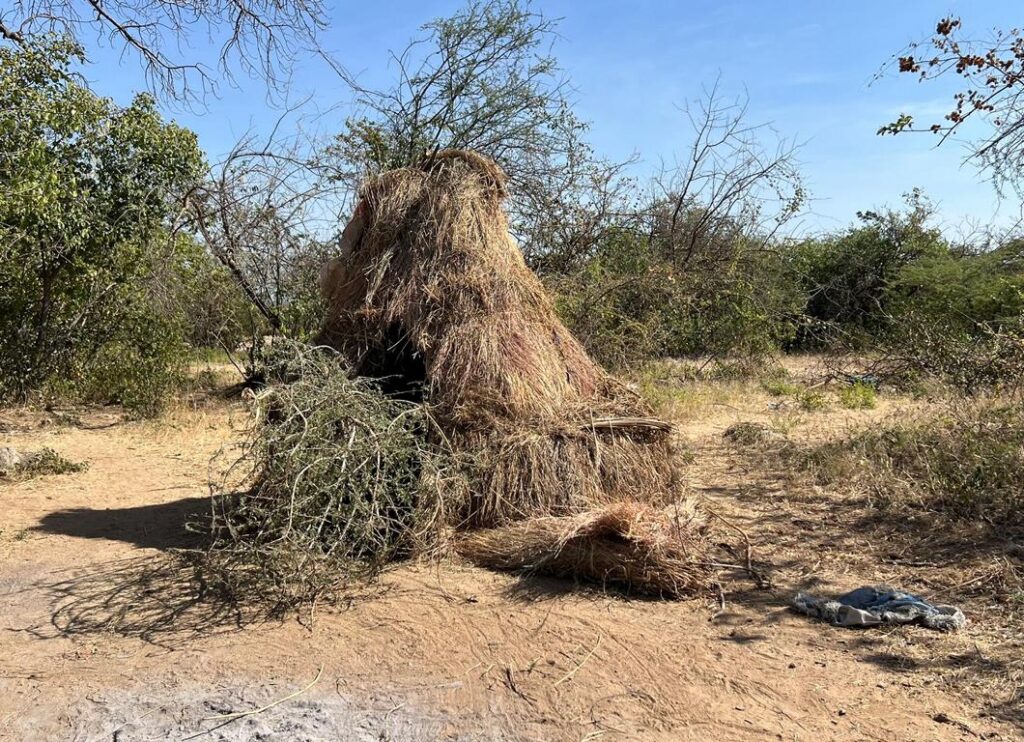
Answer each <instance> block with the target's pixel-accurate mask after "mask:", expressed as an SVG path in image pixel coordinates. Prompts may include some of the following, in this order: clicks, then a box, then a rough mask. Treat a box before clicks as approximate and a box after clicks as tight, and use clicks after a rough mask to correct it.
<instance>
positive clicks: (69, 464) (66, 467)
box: [0, 448, 89, 479]
mask: <svg viewBox="0 0 1024 742" xmlns="http://www.w3.org/2000/svg"><path fill="white" fill-rule="evenodd" d="M4 458H5V467H4V468H3V469H0V478H4V477H7V478H11V479H32V478H33V477H41V476H45V475H47V474H77V473H78V472H83V471H85V470H86V469H88V468H89V465H88V464H83V463H79V462H76V461H71V460H70V459H67V458H65V457H64V456H62V455H61V454H59V453H57V452H56V451H54V450H53V449H52V448H43V449H40V450H39V451H33V452H31V453H27V454H23V455H20V456H19V455H17V454H14V453H13V452H12V451H11V449H5V456H4Z"/></svg>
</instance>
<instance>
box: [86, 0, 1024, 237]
mask: <svg viewBox="0 0 1024 742" xmlns="http://www.w3.org/2000/svg"><path fill="white" fill-rule="evenodd" d="M534 5H535V8H536V9H538V10H540V11H542V12H543V13H544V14H545V15H548V16H551V17H557V18H561V19H562V21H561V24H560V27H559V28H560V38H559V39H558V41H557V42H556V45H555V47H554V53H555V54H556V56H557V57H558V58H559V60H560V61H561V64H562V66H563V68H564V69H565V71H566V73H567V74H568V76H569V77H570V79H571V80H572V82H573V84H574V86H575V88H576V90H577V93H576V102H577V110H578V112H579V113H580V114H581V115H582V117H583V118H585V119H588V120H590V121H591V122H592V124H593V126H592V130H591V140H592V142H593V144H594V145H595V148H596V149H597V151H598V152H599V153H601V154H604V155H607V156H609V157H611V158H625V157H628V156H630V155H631V154H633V153H638V154H639V155H640V158H641V161H640V163H639V165H638V172H641V173H642V172H649V171H651V170H654V169H655V168H657V166H658V164H659V162H660V161H661V159H662V158H664V159H665V160H671V158H672V156H673V153H675V152H682V151H684V150H685V148H686V146H687V144H688V143H689V141H690V138H691V132H690V130H689V129H688V128H687V124H686V122H685V119H684V118H683V116H682V114H681V112H680V111H679V106H680V105H681V104H683V103H685V102H686V101H688V100H692V99H694V98H696V97H698V96H699V95H700V92H701V88H702V86H703V85H707V84H709V83H712V82H714V81H715V79H716V78H720V81H721V83H720V84H721V88H722V89H723V91H725V92H726V93H729V94H743V93H745V94H746V95H748V96H749V100H750V108H749V110H750V116H751V119H752V121H756V122H769V123H771V124H772V125H773V127H774V128H775V129H776V130H777V131H778V132H779V133H780V134H782V135H784V136H786V137H792V138H794V139H796V140H798V141H800V142H803V143H804V144H803V147H802V149H801V151H800V155H799V158H800V161H801V162H802V164H803V166H802V170H803V172H804V174H805V177H806V179H807V182H808V185H809V188H810V192H811V196H812V198H813V199H814V201H813V203H812V214H811V215H810V216H809V217H808V218H807V219H806V220H805V222H804V224H805V228H806V229H809V230H819V229H833V228H837V227H842V226H844V225H846V224H848V223H850V222H851V221H852V220H853V218H854V214H855V212H856V211H857V210H858V209H867V208H875V207H881V206H885V205H887V204H888V205H897V204H899V203H900V199H901V194H902V193H904V192H907V191H909V190H910V189H912V188H914V187H920V188H922V189H923V190H924V191H925V192H926V193H927V194H928V195H929V196H930V197H931V198H932V199H933V200H935V201H936V202H937V203H938V205H939V207H940V212H941V215H942V221H943V225H944V226H945V227H947V228H949V229H951V230H955V229H956V227H957V225H958V224H960V223H961V222H962V221H963V220H964V218H965V217H973V218H975V219H977V220H979V221H980V222H982V223H989V222H995V223H1008V222H1010V221H1011V220H1013V219H1014V218H1015V217H1016V216H1017V214H1018V213H1019V212H1018V209H1019V206H1018V204H1016V203H1014V202H1007V203H1004V204H1002V205H1001V206H1000V204H999V203H998V202H997V199H996V197H995V194H994V192H993V189H992V187H991V186H990V185H989V184H988V183H986V182H985V181H984V179H983V178H981V177H979V176H978V174H977V173H976V172H975V171H974V170H973V168H972V167H971V166H963V165H962V161H963V156H964V146H963V144H962V143H958V142H952V141H950V142H947V143H946V144H945V145H944V146H943V147H941V148H938V149H936V148H935V147H934V144H935V141H936V140H935V139H934V138H932V137H931V136H929V135H924V134H919V135H904V136H900V137H879V136H877V135H876V134H875V132H876V130H877V129H878V127H879V126H880V125H882V124H884V123H887V122H889V121H891V120H893V119H894V118H895V117H896V116H897V115H898V114H899V113H900V112H904V111H905V112H907V113H912V114H914V113H916V114H918V115H920V116H921V117H922V118H928V119H929V120H932V119H931V118H930V117H929V115H928V114H931V115H932V116H934V115H935V114H937V113H939V114H940V112H944V111H945V110H946V108H945V106H946V104H947V103H948V102H949V100H950V97H951V93H952V87H951V86H950V85H949V84H945V83H938V84H927V85H919V84H918V83H916V82H915V81H914V80H913V79H911V78H910V77H907V76H904V77H898V76H896V75H895V74H892V73H891V74H889V75H888V76H886V77H883V78H882V79H881V80H878V81H875V80H874V77H875V74H876V73H877V72H878V71H879V69H880V68H881V67H882V65H883V64H884V63H885V62H886V60H888V59H889V58H890V57H891V55H892V54H894V53H895V52H898V51H900V50H901V49H902V48H903V47H904V46H905V45H906V44H907V43H908V42H911V41H914V40H919V39H921V38H923V37H924V36H926V35H927V34H928V33H929V32H930V31H931V30H932V29H933V28H934V25H935V22H936V21H937V20H938V19H939V18H940V17H942V16H943V15H947V14H954V15H958V16H960V17H962V18H963V20H964V25H965V28H966V30H967V31H969V32H971V35H973V36H978V37H984V36H985V35H986V34H987V33H988V32H989V31H990V29H992V28H993V27H1009V26H1011V25H1020V24H1021V23H1022V22H1024V10H1021V9H1020V8H1019V5H1018V3H1016V2H1013V1H1012V0H988V1H982V0H975V1H973V2H966V1H961V2H956V1H955V0H947V1H946V2H925V1H923V0H901V2H891V1H890V2H879V1H877V0H869V1H864V0H862V1H856V2H826V1H819V2H808V1H806V0H795V1H791V0H786V1H785V2H784V1H783V0H776V1H769V0H759V1H756V0H725V1H723V0H719V1H717V2H715V1H708V0H699V1H698V0H680V1H679V2H672V1H671V0H633V1H632V2H623V1H622V0H591V2H579V1H576V2H573V1H571V0H535V3H534ZM460 6H461V2H456V1H452V0H423V1H421V2H413V1H410V0H388V1H387V2H384V3H377V4H372V3H365V2H360V3H355V2H347V1H346V0H338V2H336V3H335V4H334V6H333V8H332V10H331V21H332V22H331V27H330V29H329V30H328V32H327V35H326V36H325V38H324V43H325V46H326V47H327V48H328V49H330V50H331V51H333V52H334V54H335V55H336V56H337V58H338V59H339V60H340V62H341V63H342V64H343V65H345V66H346V67H347V68H348V69H349V70H351V71H353V72H355V73H358V74H359V76H360V78H361V80H363V81H364V82H366V83H369V84H383V83H386V82H387V81H388V80H389V79H390V76H391V74H392V72H393V70H389V69H388V67H387V60H388V54H387V52H388V50H389V49H401V48H402V47H403V46H404V45H405V43H406V42H407V40H408V39H409V38H411V37H412V36H415V35H417V34H418V27H419V26H420V25H421V24H422V23H424V22H425V21H427V20H429V19H430V18H433V17H437V16H442V15H448V14H450V13H452V12H453V11H455V10H456V9H457V8H459V7H460ZM1015 6H1017V7H1016V8H1015ZM199 53H204V51H203V50H199ZM91 57H92V59H93V61H94V63H93V65H92V66H91V67H90V68H89V69H88V70H87V71H86V75H87V77H88V78H89V79H90V80H92V81H93V83H94V85H95V87H96V88H97V90H98V91H100V92H102V93H104V94H107V95H112V96H113V97H115V98H116V99H118V100H119V101H121V102H126V101H127V98H128V96H129V95H130V93H131V91H132V90H134V89H139V88H141V87H143V85H144V82H143V79H142V75H141V73H140V72H139V70H138V68H137V66H136V64H135V62H134V60H133V59H131V58H126V59H125V60H124V61H122V60H120V59H119V57H118V55H117V54H114V53H112V52H110V51H109V50H103V49H99V48H95V47H94V48H93V49H92V50H91ZM952 82H953V81H950V83H952ZM292 89H293V95H292V97H293V99H295V100H298V99H301V98H304V97H305V96H307V95H310V96H312V101H313V103H314V104H315V105H317V106H319V107H320V108H322V109H328V108H330V107H331V106H334V105H337V104H341V106H342V108H341V109H339V110H338V111H337V113H332V114H331V116H332V117H335V118H336V120H337V126H336V128H338V129H340V128H341V124H342V121H343V119H344V113H343V111H344V105H345V104H346V103H347V102H348V101H349V100H350V97H351V95H350V93H348V92H347V91H346V90H345V88H344V87H343V86H342V85H341V84H340V83H339V82H338V81H337V80H336V79H335V78H334V77H333V76H332V75H331V74H330V73H329V72H328V71H327V70H326V69H325V68H324V67H323V66H322V65H321V64H319V63H316V62H315V61H312V60H311V61H309V62H308V63H306V64H303V65H301V66H300V68H299V69H298V70H297V71H296V74H295V77H294V80H293V84H292ZM169 115H173V116H174V118H176V119H177V120H179V121H180V122H181V123H183V124H185V125H187V126H189V127H191V128H192V129H193V130H195V131H196V132H197V133H198V135H199V138H200V142H201V143H202V145H203V146H204V148H205V149H206V150H207V151H208V153H209V154H210V155H211V157H215V156H216V155H217V154H220V153H222V152H224V151H225V150H226V149H227V148H228V147H229V146H230V145H231V143H232V142H233V141H234V140H235V138H237V137H238V136H239V135H241V134H243V133H245V132H246V131H247V130H256V131H259V130H263V129H266V128H267V127H268V126H269V125H270V123H271V122H272V121H273V120H275V119H276V117H277V115H278V113H277V112H275V111H273V110H270V109H268V107H267V101H266V98H265V96H264V94H263V91H262V88H261V86H260V84H259V83H258V82H255V81H249V80H241V81H240V87H239V88H238V89H224V90H223V92H222V95H221V96H220V97H219V98H218V99H216V100H211V101H209V102H208V104H207V109H206V110H205V111H203V112H184V111H180V110H176V111H169ZM940 115H941V114H940ZM323 124H324V125H326V126H327V127H328V128H331V121H330V119H326V120H325V121H324V122H323Z"/></svg>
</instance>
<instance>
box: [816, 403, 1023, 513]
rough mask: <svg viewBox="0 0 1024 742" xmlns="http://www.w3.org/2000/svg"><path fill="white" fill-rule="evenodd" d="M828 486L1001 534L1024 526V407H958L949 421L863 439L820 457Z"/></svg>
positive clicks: (824, 450)
mask: <svg viewBox="0 0 1024 742" xmlns="http://www.w3.org/2000/svg"><path fill="white" fill-rule="evenodd" d="M807 463H808V465H809V466H810V467H811V468H812V469H813V470H815V471H817V472H818V474H819V475H820V476H821V477H822V478H823V479H824V480H826V481H831V482H843V483H846V484H848V485H850V486H855V487H856V486H862V487H865V488H866V489H867V490H868V491H870V492H872V493H875V495H876V496H877V497H878V498H880V501H881V502H882V504H886V505H890V506H895V505H910V506H914V507H921V508H926V509H930V510H937V511H941V512H944V513H947V514H951V515H954V516H959V517H965V518H980V519H982V520H985V521H987V522H989V523H992V524H994V525H999V527H1004V526H1006V525H1024V519H1022V513H1024V508H1022V506H1024V489H1022V488H1021V472H1022V471H1024V407H1022V406H1021V405H1020V404H1019V403H1017V404H1001V405H988V404H982V405H972V406H966V405H964V404H961V405H959V406H954V407H953V408H952V409H951V410H950V412H949V413H948V414H947V415H945V416H942V417H938V418H935V419H932V420H925V421H921V422H914V423H898V424H894V425H890V426H888V427H886V428H883V429H882V430H871V431H866V432H863V433H859V434H857V435H855V436H853V437H852V438H851V439H849V440H842V441H837V442H834V443H829V444H826V445H825V446H821V447H819V448H817V449H815V450H814V451H812V452H811V453H810V454H809V455H808V458H807Z"/></svg>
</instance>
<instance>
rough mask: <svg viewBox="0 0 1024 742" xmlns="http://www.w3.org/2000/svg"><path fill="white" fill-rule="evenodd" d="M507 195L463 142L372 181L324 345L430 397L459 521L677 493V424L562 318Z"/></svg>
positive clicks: (339, 265)
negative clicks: (455, 463)
mask: <svg viewBox="0 0 1024 742" xmlns="http://www.w3.org/2000/svg"><path fill="white" fill-rule="evenodd" d="M504 197H505V176H504V174H503V173H502V172H501V170H500V169H499V168H498V167H497V166H496V165H495V164H494V163H493V162H491V161H490V160H487V159H486V158H484V157H481V156H480V155H477V154H474V153H471V152H463V151H443V152H439V153H436V154H434V155H433V156H432V157H430V158H428V159H427V160H426V161H425V162H424V163H423V164H422V165H421V166H420V167H416V168H405V169H401V170H395V171H391V172H387V173H384V174H382V175H380V176H377V177H375V178H373V179H371V180H370V181H369V182H368V183H367V184H366V185H365V186H364V187H363V189H362V192H361V198H360V201H359V205H358V207H357V209H356V213H355V216H354V217H353V219H352V221H351V222H350V223H349V225H348V227H347V228H346V230H345V233H344V236H343V239H342V243H343V244H342V249H343V254H342V255H341V256H340V257H339V258H337V259H335V260H334V261H332V262H331V263H329V264H328V265H327V266H326V267H325V270H324V273H323V275H322V289H323V291H324V294H325V297H326V299H327V303H328V307H329V312H328V317H327V321H326V324H325V329H324V333H323V335H322V338H321V339H322V341H323V342H325V343H328V344H330V345H332V346H334V347H336V348H338V349H339V350H341V351H342V352H343V353H344V354H345V355H346V356H347V357H348V358H349V359H350V361H351V362H352V364H353V366H354V368H355V369H356V372H357V373H358V374H360V375H363V376H373V377H383V378H385V379H386V384H387V389H388V390H389V391H391V392H400V393H407V394H408V393H417V392H418V393H421V394H422V395H423V396H424V398H425V401H426V403H427V404H429V405H430V407H431V408H432V414H433V416H434V417H435V419H436V420H437V421H438V424H439V427H440V429H441V430H442V431H443V432H444V434H445V436H446V437H447V438H448V440H449V441H450V443H451V445H452V448H453V449H454V450H456V451H457V452H464V453H466V454H467V457H466V459H467V464H466V467H465V471H466V473H467V475H468V476H469V477H470V479H471V482H470V487H469V491H470V492H472V493H473V495H472V497H470V498H469V499H468V500H467V502H466V503H465V504H464V507H463V508H462V509H461V513H460V514H459V520H460V521H461V522H464V523H469V524H472V525H475V526H493V525H501V524H504V523H508V522H511V521H515V520H518V519H521V518H524V517H529V516H537V515H572V514H575V513H579V512H581V511H583V510H585V509H587V508H589V507H593V506H595V505H600V504H603V503H607V502H610V501H614V500H618V499H622V498H623V497H630V496H633V497H635V496H636V494H637V491H638V489H640V488H642V492H643V493H644V494H645V495H647V494H649V495H650V496H651V497H652V498H653V499H655V500H660V499H672V498H673V497H674V496H675V494H676V493H677V491H678V483H679V478H678V472H677V470H676V462H677V460H678V457H677V456H675V455H674V446H673V442H672V436H671V429H670V427H669V426H665V425H663V424H662V425H659V424H656V423H651V422H650V421H649V420H647V418H648V417H649V416H650V414H651V410H650V409H649V407H648V406H647V405H646V403H645V402H643V400H642V399H640V397H639V396H638V395H636V394H635V393H633V392H632V391H630V390H629V389H628V388H627V387H625V386H624V385H623V384H621V383H620V382H618V381H617V380H616V379H614V378H613V377H611V376H610V375H609V374H608V373H606V372H605V371H604V369H602V368H601V367H600V366H598V365H597V364H596V363H594V362H593V361H592V360H591V359H590V358H589V357H588V356H587V354H586V352H585V351H584V350H583V348H582V346H581V345H580V344H579V342H578V341H577V340H576V339H575V338H574V337H573V336H572V335H571V334H570V333H569V331H568V330H567V329H566V328H565V326H564V325H563V324H562V323H561V321H560V320H559V319H558V317H557V316H556V314H555V311H554V307H553V304H552V302H551V300H550V298H549V297H548V296H547V294H546V293H545V291H544V289H543V287H542V285H541V283H540V281H539V280H538V279H537V277H536V276H535V275H534V274H533V273H532V272H531V271H530V269H529V268H528V267H527V266H526V263H525V261H524V259H523V256H522V253H521V251H520V250H519V249H518V247H517V246H516V245H515V243H514V241H513V240H512V238H511V236H510V235H509V231H508V221H507V218H506V216H505V213H504V211H503V208H502V201H503V199H504ZM609 418H611V419H613V421H614V420H618V421H619V422H618V423H615V422H612V423H608V419H609ZM599 420H600V421H603V424H600V425H598V424H596V423H597V422H598V421H599Z"/></svg>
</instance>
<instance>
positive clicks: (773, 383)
mask: <svg viewBox="0 0 1024 742" xmlns="http://www.w3.org/2000/svg"><path fill="white" fill-rule="evenodd" d="M761 388H763V389H764V390H765V391H766V392H768V394H770V395H772V396H773V397H794V396H796V395H797V394H799V393H800V387H799V386H797V385H796V384H793V383H792V382H789V381H785V380H783V379H763V380H762V381H761Z"/></svg>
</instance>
